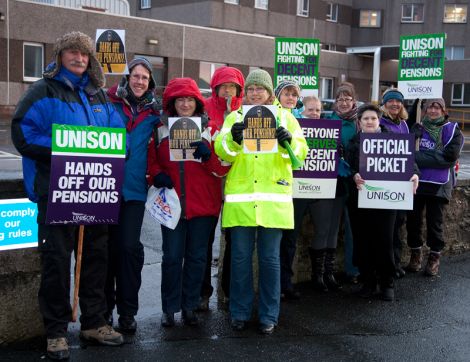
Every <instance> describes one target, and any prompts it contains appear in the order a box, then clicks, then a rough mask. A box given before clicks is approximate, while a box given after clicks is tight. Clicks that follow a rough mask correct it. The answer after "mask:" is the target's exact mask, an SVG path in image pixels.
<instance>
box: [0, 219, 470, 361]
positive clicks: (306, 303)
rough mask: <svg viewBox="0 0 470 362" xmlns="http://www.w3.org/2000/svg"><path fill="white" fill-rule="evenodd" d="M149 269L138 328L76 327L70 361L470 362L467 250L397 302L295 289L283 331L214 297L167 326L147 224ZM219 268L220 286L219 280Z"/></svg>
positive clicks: (7, 351) (10, 356)
mask: <svg viewBox="0 0 470 362" xmlns="http://www.w3.org/2000/svg"><path fill="white" fill-rule="evenodd" d="M142 239H143V241H144V244H145V253H146V258H145V266H144V270H143V285H142V289H141V292H140V305H141V308H140V311H139V314H138V315H137V318H136V319H137V322H138V330H137V333H136V335H135V336H134V337H126V344H125V345H123V346H121V347H101V346H86V345H81V343H80V341H79V338H78V333H79V325H78V324H77V323H76V324H72V325H71V326H70V328H69V332H70V338H69V342H70V345H71V353H72V357H71V361H264V360H266V361H313V360H315V361H468V360H469V356H470V343H469V342H470V303H468V301H469V300H470V254H468V253H467V254H463V255H459V256H453V257H444V258H443V260H442V265H441V270H440V274H439V276H437V277H433V278H430V277H425V276H423V275H422V274H413V275H407V276H406V277H405V278H404V279H401V280H399V281H398V282H397V287H396V294H397V300H396V301H395V302H384V301H381V300H378V299H370V300H368V299H361V298H359V297H358V296H356V295H354V291H355V290H357V288H358V287H357V286H352V285H345V286H344V287H343V289H342V290H341V291H338V292H334V293H316V292H314V291H312V290H311V289H310V285H309V284H308V283H304V284H300V285H299V286H298V288H299V290H300V291H301V293H302V299H301V300H300V301H298V302H283V303H282V304H281V314H280V320H279V325H278V328H277V329H276V330H275V332H274V334H273V335H272V336H262V335H260V334H258V333H257V331H256V323H255V322H253V323H251V324H250V325H249V328H248V329H247V330H245V331H243V332H235V331H232V330H231V329H230V324H229V315H228V312H227V307H226V305H225V304H224V303H223V302H221V301H218V298H217V296H216V295H213V297H212V298H211V301H210V311H209V312H207V313H200V314H199V317H200V325H199V326H198V327H188V326H183V324H182V323H181V321H180V320H179V314H177V324H176V326H175V327H173V328H169V329H165V328H163V327H161V326H160V317H161V307H160V292H159V288H160V268H161V257H160V255H161V239H160V233H159V230H158V228H157V227H155V225H154V224H153V221H152V220H150V219H149V218H147V219H146V220H145V223H144V234H143V238H142ZM216 274H217V272H216V268H213V284H214V285H215V283H216ZM44 358H45V357H44V341H43V340H34V341H30V342H28V343H23V344H20V345H16V346H14V347H9V348H3V349H0V360H1V361H35V360H42V359H44Z"/></svg>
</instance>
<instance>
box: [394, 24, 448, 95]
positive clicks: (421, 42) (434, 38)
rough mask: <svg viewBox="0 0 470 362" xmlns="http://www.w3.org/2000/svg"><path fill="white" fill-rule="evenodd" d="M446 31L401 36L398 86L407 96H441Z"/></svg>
mask: <svg viewBox="0 0 470 362" xmlns="http://www.w3.org/2000/svg"><path fill="white" fill-rule="evenodd" d="M445 38H446V34H444V33H442V34H420V35H411V36H401V37H400V56H399V63H398V89H399V90H400V92H402V93H403V95H404V96H405V98H406V99H415V98H421V99H427V98H441V97H442V83H443V79H444V59H445V57H444V52H445V48H444V43H445Z"/></svg>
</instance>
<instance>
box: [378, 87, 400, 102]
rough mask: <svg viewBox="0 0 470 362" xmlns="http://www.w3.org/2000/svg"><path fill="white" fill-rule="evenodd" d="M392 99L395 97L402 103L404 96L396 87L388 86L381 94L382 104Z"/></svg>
mask: <svg viewBox="0 0 470 362" xmlns="http://www.w3.org/2000/svg"><path fill="white" fill-rule="evenodd" d="M392 99H396V100H397V101H399V102H401V103H403V100H404V99H405V97H403V94H402V93H401V92H400V91H399V90H398V89H396V88H389V89H387V90H386V91H385V92H384V94H383V96H382V104H385V103H387V102H388V101H390V100H392Z"/></svg>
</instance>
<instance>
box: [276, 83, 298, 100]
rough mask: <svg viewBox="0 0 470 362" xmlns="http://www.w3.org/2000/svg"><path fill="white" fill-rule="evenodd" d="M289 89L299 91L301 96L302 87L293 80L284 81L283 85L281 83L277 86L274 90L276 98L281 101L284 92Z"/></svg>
mask: <svg viewBox="0 0 470 362" xmlns="http://www.w3.org/2000/svg"><path fill="white" fill-rule="evenodd" d="M287 87H293V88H295V89H296V90H297V93H298V94H299V96H300V87H299V85H298V84H297V83H295V82H293V81H291V80H284V81H282V82H281V83H279V84H278V85H277V87H276V89H275V90H274V95H275V96H276V98H277V99H279V97H280V95H281V92H282V90H283V89H285V88H287Z"/></svg>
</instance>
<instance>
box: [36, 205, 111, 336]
mask: <svg viewBox="0 0 470 362" xmlns="http://www.w3.org/2000/svg"><path fill="white" fill-rule="evenodd" d="M46 208H47V202H39V203H38V248H39V251H40V253H41V283H40V287H39V293H38V300H39V310H40V312H41V315H42V318H43V322H44V327H45V329H46V335H47V337H48V338H58V337H65V335H66V333H67V325H68V323H69V322H70V321H71V320H72V308H71V305H70V277H71V276H70V268H71V255H72V251H74V249H75V250H76V247H77V242H78V227H77V226H67V225H46V224H44V220H45V215H46ZM107 231H108V227H107V225H96V226H85V229H84V240H83V255H82V266H81V274H80V289H79V298H80V299H79V302H80V311H81V315H80V323H81V329H82V330H86V329H92V328H98V327H101V326H103V325H105V324H106V322H105V320H104V318H103V314H104V312H105V311H106V300H105V296H104V284H105V280H106V265H107V260H108V254H107V238H108V234H107Z"/></svg>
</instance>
